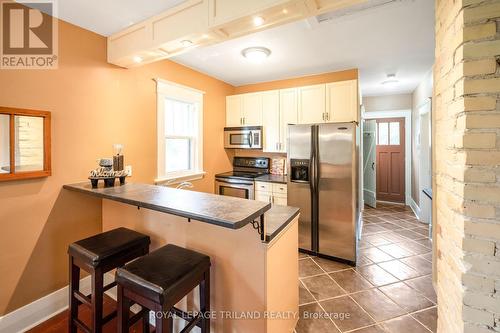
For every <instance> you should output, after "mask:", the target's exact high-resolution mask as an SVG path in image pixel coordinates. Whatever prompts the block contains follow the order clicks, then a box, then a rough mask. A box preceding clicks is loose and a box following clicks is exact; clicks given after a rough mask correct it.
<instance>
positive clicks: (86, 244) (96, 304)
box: [68, 228, 151, 333]
mask: <svg viewBox="0 0 500 333" xmlns="http://www.w3.org/2000/svg"><path fill="white" fill-rule="evenodd" d="M150 243H151V241H150V239H149V236H146V235H144V234H141V233H139V232H136V231H133V230H130V229H126V228H117V229H113V230H110V231H106V232H103V233H100V234H97V235H95V236H92V237H88V238H85V239H82V240H79V241H77V242H75V243H72V244H70V245H69V247H68V254H69V268H70V269H69V292H70V304H69V309H70V318H69V320H68V322H69V332H71V333H75V332H76V331H77V327H78V328H79V329H81V330H82V331H84V332H93V333H100V332H102V326H104V324H105V323H107V322H108V321H110V320H111V319H112V318H114V317H115V316H116V313H117V311H113V312H112V313H110V314H109V315H107V316H106V317H104V318H103V317H102V315H103V311H102V308H103V305H102V301H103V295H104V292H105V291H106V290H108V289H110V288H112V287H114V286H115V285H116V282H112V283H110V284H108V285H107V286H104V274H105V273H106V272H108V271H110V270H112V269H115V268H118V267H120V266H123V265H124V264H125V263H127V262H129V261H131V260H133V259H136V258H137V257H140V256H142V255H144V254H147V253H148V252H149V244H150ZM80 269H83V270H85V271H87V272H89V273H90V274H91V278H92V294H91V295H90V297H89V296H85V295H83V294H82V293H81V292H80V291H79V283H80ZM80 304H85V305H87V306H89V307H91V310H92V320H91V321H92V323H91V327H90V328H89V327H87V326H86V325H85V324H84V323H83V322H82V321H81V320H79V319H78V306H79V305H80ZM144 313H145V312H143V313H141V315H144ZM134 319H135V320H136V321H137V320H138V319H140V318H134Z"/></svg>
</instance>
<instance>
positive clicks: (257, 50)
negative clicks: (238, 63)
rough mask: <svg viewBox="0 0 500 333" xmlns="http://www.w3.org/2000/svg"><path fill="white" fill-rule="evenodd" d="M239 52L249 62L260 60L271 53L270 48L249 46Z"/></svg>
mask: <svg viewBox="0 0 500 333" xmlns="http://www.w3.org/2000/svg"><path fill="white" fill-rule="evenodd" d="M241 54H242V55H243V56H244V57H245V58H247V59H248V60H250V61H251V62H256V63H259V62H262V61H263V60H265V59H266V58H267V57H269V56H270V55H271V50H269V49H268V48H265V47H249V48H246V49H244V50H243V51H241Z"/></svg>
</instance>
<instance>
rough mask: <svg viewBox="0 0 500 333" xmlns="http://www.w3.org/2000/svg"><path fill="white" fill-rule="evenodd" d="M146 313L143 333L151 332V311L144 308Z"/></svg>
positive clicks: (143, 321) (143, 316) (144, 314)
mask: <svg viewBox="0 0 500 333" xmlns="http://www.w3.org/2000/svg"><path fill="white" fill-rule="evenodd" d="M144 310H145V311H144V313H143V315H142V332H143V333H147V332H149V310H148V309H146V308H144Z"/></svg>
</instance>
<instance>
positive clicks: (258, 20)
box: [253, 16, 264, 27]
mask: <svg viewBox="0 0 500 333" xmlns="http://www.w3.org/2000/svg"><path fill="white" fill-rule="evenodd" d="M263 24H264V18H262V16H255V17H254V18H253V25H255V26H256V27H258V26H261V25H263Z"/></svg>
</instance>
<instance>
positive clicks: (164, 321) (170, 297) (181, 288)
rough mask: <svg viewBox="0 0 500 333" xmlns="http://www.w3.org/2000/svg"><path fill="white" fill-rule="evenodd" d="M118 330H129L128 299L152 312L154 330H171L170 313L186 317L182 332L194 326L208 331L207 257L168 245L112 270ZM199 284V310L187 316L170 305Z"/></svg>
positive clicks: (208, 261)
mask: <svg viewBox="0 0 500 333" xmlns="http://www.w3.org/2000/svg"><path fill="white" fill-rule="evenodd" d="M116 282H117V283H118V332H122V333H123V332H128V330H129V308H130V302H131V301H133V302H136V303H137V304H139V305H141V307H143V308H144V307H145V308H148V309H150V310H152V311H155V313H156V314H159V313H161V314H162V315H161V316H159V315H156V316H155V318H156V319H155V321H156V332H157V333H171V332H172V331H173V315H174V314H175V315H176V316H178V317H180V318H182V319H184V320H186V321H187V322H188V324H187V326H186V327H184V329H183V330H182V333H184V332H190V331H191V330H192V329H193V328H194V327H195V326H198V327H200V328H201V332H202V333H209V332H210V318H209V316H208V315H209V312H210V257H208V256H207V255H204V254H201V253H198V252H195V251H191V250H188V249H184V248H182V247H178V246H175V245H172V244H168V245H165V246H163V247H161V248H159V249H158V250H156V251H153V252H151V253H149V254H147V255H145V256H144V257H141V258H139V259H137V260H134V261H133V262H131V263H129V264H127V265H125V266H124V267H121V268H118V269H117V270H116ZM198 285H199V286H200V312H199V313H197V314H196V315H190V314H188V313H186V312H184V311H182V310H180V309H178V308H176V307H174V305H175V304H176V303H177V302H179V301H180V300H181V299H182V298H184V297H185V296H186V295H187V294H188V293H189V292H190V291H191V290H193V289H194V288H195V287H196V286H198Z"/></svg>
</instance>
